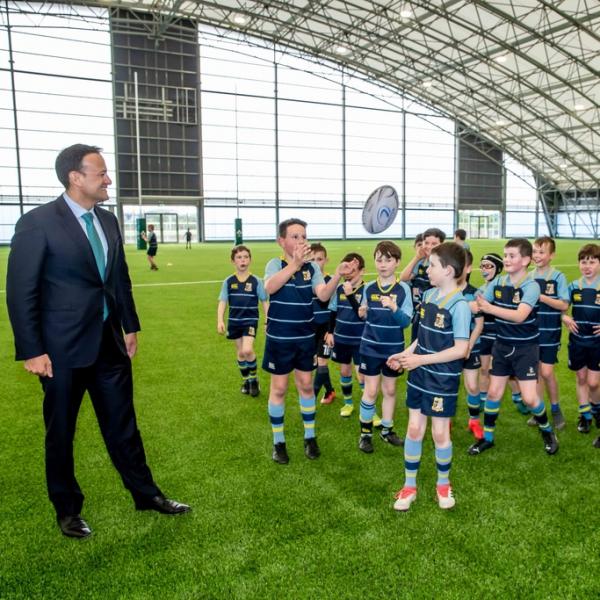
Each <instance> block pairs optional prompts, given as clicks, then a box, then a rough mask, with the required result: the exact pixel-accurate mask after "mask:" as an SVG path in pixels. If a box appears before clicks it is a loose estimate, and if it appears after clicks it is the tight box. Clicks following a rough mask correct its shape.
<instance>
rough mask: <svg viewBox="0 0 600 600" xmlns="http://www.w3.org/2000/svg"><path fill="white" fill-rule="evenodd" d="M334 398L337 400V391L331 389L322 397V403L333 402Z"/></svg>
mask: <svg viewBox="0 0 600 600" xmlns="http://www.w3.org/2000/svg"><path fill="white" fill-rule="evenodd" d="M334 400H335V391H334V390H331V391H330V392H327V393H326V394H325V395H324V396H323V397H322V398H321V404H331V403H332V402H333V401H334Z"/></svg>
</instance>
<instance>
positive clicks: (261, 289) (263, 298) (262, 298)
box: [256, 277, 269, 302]
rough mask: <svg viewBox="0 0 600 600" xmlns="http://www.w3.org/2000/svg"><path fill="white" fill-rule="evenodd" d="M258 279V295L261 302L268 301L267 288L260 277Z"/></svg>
mask: <svg viewBox="0 0 600 600" xmlns="http://www.w3.org/2000/svg"><path fill="white" fill-rule="evenodd" d="M256 280H257V281H258V284H257V286H256V295H257V296H258V299H259V300H260V301H261V302H266V301H267V300H268V299H269V295H268V294H267V290H265V284H264V283H263V280H262V279H260V278H259V277H257V278H256Z"/></svg>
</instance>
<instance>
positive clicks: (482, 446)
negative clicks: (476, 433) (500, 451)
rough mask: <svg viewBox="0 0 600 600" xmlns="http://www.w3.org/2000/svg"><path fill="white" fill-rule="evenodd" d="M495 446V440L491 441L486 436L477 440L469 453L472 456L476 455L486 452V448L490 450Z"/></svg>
mask: <svg viewBox="0 0 600 600" xmlns="http://www.w3.org/2000/svg"><path fill="white" fill-rule="evenodd" d="M493 447H494V442H489V441H488V440H486V439H485V438H482V439H480V440H477V441H476V442H475V443H474V444H473V445H472V446H471V447H470V448H469V454H470V455H471V456H476V455H477V454H481V453H482V452H485V451H486V450H489V449H490V448H493Z"/></svg>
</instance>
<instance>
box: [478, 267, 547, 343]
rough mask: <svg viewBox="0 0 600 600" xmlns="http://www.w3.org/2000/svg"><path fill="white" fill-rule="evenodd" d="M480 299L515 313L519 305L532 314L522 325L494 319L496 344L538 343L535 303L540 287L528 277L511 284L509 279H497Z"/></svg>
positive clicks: (497, 318) (499, 277)
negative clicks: (528, 309) (528, 308)
mask: <svg viewBox="0 0 600 600" xmlns="http://www.w3.org/2000/svg"><path fill="white" fill-rule="evenodd" d="M483 297H484V298H485V299H486V300H487V301H488V302H492V303H493V304H495V305H496V306H500V307H502V308H508V309H509V310H517V309H518V308H519V304H521V302H523V303H525V304H528V305H529V306H531V312H530V313H529V315H528V316H527V318H526V319H525V320H524V321H523V322H522V323H515V322H514V321H506V320H505V319H501V318H500V317H496V340H497V341H498V342H502V343H503V344H507V345H509V346H525V345H526V344H537V343H538V340H539V337H540V336H539V333H538V326H537V314H536V312H537V303H538V300H539V298H540V287H539V286H538V284H537V283H536V282H535V281H534V280H533V278H532V277H531V274H529V273H527V275H525V276H524V277H523V278H522V279H521V281H518V282H517V283H516V284H513V283H512V282H511V280H510V275H499V276H498V277H496V278H495V279H494V280H493V281H491V282H490V284H489V285H488V286H487V287H486V289H485V292H484V294H483Z"/></svg>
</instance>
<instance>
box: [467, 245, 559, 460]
mask: <svg viewBox="0 0 600 600" xmlns="http://www.w3.org/2000/svg"><path fill="white" fill-rule="evenodd" d="M532 253H533V248H532V246H531V243H530V242H529V241H528V240H526V239H524V238H515V239H512V240H509V241H508V242H507V243H506V245H505V246H504V270H505V271H506V275H505V276H499V277H496V278H495V279H494V281H492V282H491V284H490V285H489V286H488V287H487V288H486V290H485V292H484V293H483V294H482V295H479V296H477V301H476V305H477V308H478V309H479V310H480V311H482V312H484V313H488V314H491V315H493V316H494V317H496V342H495V343H494V346H493V348H492V369H491V377H490V387H489V389H488V396H487V400H486V402H485V410H484V418H483V438H482V439H480V440H478V441H477V442H475V443H474V444H473V445H472V446H471V447H470V448H469V454H471V455H477V454H481V453H482V452H485V451H486V450H489V449H490V448H493V447H494V433H495V427H496V419H497V418H498V412H499V410H500V400H501V399H502V395H503V394H504V389H505V388H506V384H507V382H508V378H509V376H511V375H514V376H515V377H516V379H517V381H518V384H519V389H520V390H521V396H522V399H523V402H524V404H525V405H526V406H527V408H528V409H529V410H530V411H531V413H532V414H533V416H534V417H535V419H536V421H537V424H538V427H539V430H540V434H541V436H542V439H543V442H544V450H545V451H546V452H547V453H548V454H555V453H556V452H558V440H557V439H556V435H555V434H554V431H553V429H552V425H550V421H549V420H548V415H547V413H546V407H545V406H544V402H543V401H542V400H541V399H540V397H539V395H538V391H537V377H538V363H539V333H538V325H537V318H536V307H537V303H538V300H539V297H540V288H539V286H538V285H537V283H536V282H535V281H534V280H533V278H532V277H531V274H530V273H528V272H527V267H528V266H529V263H530V262H531V255H532Z"/></svg>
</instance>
